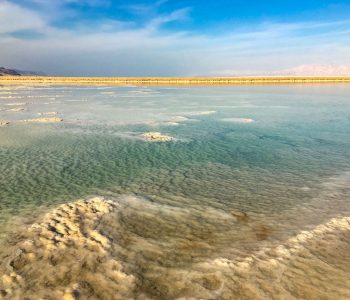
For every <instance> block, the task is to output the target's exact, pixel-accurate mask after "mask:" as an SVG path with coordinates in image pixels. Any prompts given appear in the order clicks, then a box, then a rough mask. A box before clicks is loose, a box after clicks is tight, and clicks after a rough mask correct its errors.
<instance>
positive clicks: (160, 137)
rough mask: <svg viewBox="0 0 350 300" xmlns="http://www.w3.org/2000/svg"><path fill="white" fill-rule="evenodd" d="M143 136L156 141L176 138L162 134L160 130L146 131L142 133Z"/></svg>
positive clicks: (168, 140) (167, 140)
mask: <svg viewBox="0 0 350 300" xmlns="http://www.w3.org/2000/svg"><path fill="white" fill-rule="evenodd" d="M142 137H143V138H144V139H146V140H148V141H154V142H170V141H173V140H174V138H173V137H171V136H169V135H164V134H161V133H160V132H145V133H143V134H142Z"/></svg>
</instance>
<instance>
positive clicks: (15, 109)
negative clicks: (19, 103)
mask: <svg viewBox="0 0 350 300" xmlns="http://www.w3.org/2000/svg"><path fill="white" fill-rule="evenodd" d="M23 110H24V108H23V107H19V108H10V109H6V110H5V111H11V112H18V111H23Z"/></svg>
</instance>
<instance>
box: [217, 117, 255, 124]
mask: <svg viewBox="0 0 350 300" xmlns="http://www.w3.org/2000/svg"><path fill="white" fill-rule="evenodd" d="M221 120H222V121H225V122H232V123H253V122H254V120H253V119H250V118H224V119H221Z"/></svg>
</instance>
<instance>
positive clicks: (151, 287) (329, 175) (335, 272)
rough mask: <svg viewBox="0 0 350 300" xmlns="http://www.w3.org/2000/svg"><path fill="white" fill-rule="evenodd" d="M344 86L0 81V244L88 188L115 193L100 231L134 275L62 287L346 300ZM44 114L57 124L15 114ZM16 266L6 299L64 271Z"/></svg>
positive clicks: (347, 129) (347, 127)
mask: <svg viewBox="0 0 350 300" xmlns="http://www.w3.org/2000/svg"><path fill="white" fill-rule="evenodd" d="M349 97H350V86H349V85H310V86H307V85H300V86H298V85H289V86H284V85H281V86H232V87H197V86H196V87H132V86H130V87H109V86H106V87H91V86H12V87H11V86H2V87H0V110H1V111H0V120H6V121H9V122H10V124H9V125H7V126H3V127H0V224H1V227H0V234H1V237H0V243H1V244H0V245H1V250H0V253H4V254H2V255H3V256H5V257H9V256H11V255H10V254H8V253H6V251H7V252H8V249H9V245H12V246H13V247H15V248H16V247H17V248H18V247H19V246H18V242H20V240H21V239H20V238H19V236H21V234H19V233H18V232H22V231H23V230H25V229H23V227H24V228H26V226H27V224H30V223H32V222H35V221H37V220H40V218H41V216H42V215H43V214H44V213H45V212H50V211H52V209H54V208H55V207H57V206H58V205H60V204H63V203H71V202H74V201H75V200H76V199H78V198H85V199H87V198H88V197H89V196H91V195H98V196H104V197H105V198H106V199H110V200H112V201H114V202H116V203H118V205H120V207H119V208H118V209H117V211H116V212H115V211H114V212H113V213H112V214H109V215H108V217H106V218H105V219H103V220H102V221H100V223H99V224H100V225H99V226H100V227H99V231H100V232H103V233H104V234H105V235H106V236H108V238H109V240H110V241H111V244H112V246H111V247H110V250H109V252H108V257H109V258H113V259H114V260H115V261H118V263H120V264H121V265H122V267H123V272H124V273H125V274H127V275H128V276H133V282H134V283H133V285H130V286H129V285H127V284H125V286H128V288H127V289H126V291H125V292H123V293H124V294H123V295H121V294H118V292H117V290H118V288H117V287H116V288H115V289H113V288H112V287H113V284H112V283H111V282H110V281H108V280H104V281H103V283H101V286H104V287H105V288H104V289H102V290H101V291H100V290H99V289H98V288H97V287H91V286H90V287H89V288H86V286H84V284H82V283H81V282H80V281H82V280H81V278H79V276H76V277H75V278H74V284H78V285H79V288H76V289H77V290H79V292H77V293H79V295H78V294H76V295H75V294H74V293H73V297H74V295H75V296H76V297H78V296H79V297H80V298H81V297H82V298H83V299H89V298H90V299H93V298H96V299H98V298H100V299H123V298H124V299H126V298H130V299H190V297H193V298H194V299H235V298H237V299H271V298H275V299H348V298H349V297H350V280H349V278H350V273H349V271H348V270H349V268H347V267H350V256H349V253H350V245H349V242H350V234H349V232H350V231H349V227H348V225H347V224H349V219H348V217H349V212H350V204H349V195H350V189H349V186H350V185H349V183H350V175H349V173H348V172H349V171H350V99H349ZM11 103H25V104H21V105H18V106H16V105H14V106H11V105H8V104H11ZM18 107H22V108H24V110H22V111H9V110H8V109H10V108H18ZM46 112H57V113H58V114H57V116H59V117H62V118H63V119H64V121H63V122H62V123H55V124H45V123H40V124H35V123H28V122H22V120H28V119H32V118H40V117H48V116H46V115H45V116H40V115H39V114H40V113H46ZM55 117H56V115H55ZM247 120H248V121H247ZM148 131H159V132H162V133H165V134H168V135H171V136H173V137H175V138H176V140H175V141H171V142H164V143H161V142H149V141H145V140H142V139H141V138H140V135H141V134H142V133H143V132H148ZM112 216H113V217H112ZM344 222H345V223H344ZM23 224H25V225H23ZM101 224H102V225H104V226H102V225H101ZM344 224H345V225H344ZM101 226H102V227H101ZM320 226H321V227H320ZM322 226H323V227H322ZM306 237H307V238H306ZM327 241H328V242H327ZM281 247H283V251H282V252H283V253H282V252H279V251H278V249H280V248H281ZM15 248H13V249H15ZM295 249H297V250H295ZM11 251H14V250H11ZM305 251H306V252H307V254H305V253H306V252H305ZM286 253H287V254H286ZM321 262H323V264H322V263H321ZM64 263H66V264H70V263H72V261H70V262H69V261H68V262H62V264H64ZM28 264H29V263H28ZM30 264H31V265H32V266H33V267H32V268H29V269H25V268H24V269H23V268H22V269H21V268H19V269H18V270H17V273H18V274H19V275H20V276H21V278H23V280H26V281H27V282H29V283H28V284H27V285H25V284H22V285H20V284H18V286H16V285H15V287H14V288H13V289H14V290H19V291H21V292H20V293H19V294H11V293H10V291H5V290H6V287H4V288H3V290H4V292H3V296H4V297H15V296H14V295H17V296H16V297H19V299H20V297H23V295H26V296H28V295H29V296H28V297H30V295H32V297H34V296H33V295H35V293H38V294H37V295H39V293H41V292H42V293H43V294H42V295H46V294H45V293H50V291H51V292H52V291H55V290H58V289H62V286H70V284H73V279H71V278H72V276H71V275H70V276H71V277H69V276H68V275H67V276H68V277H69V278H70V280H68V279H67V278H68V277H67V278H66V277H65V278H66V279H67V280H66V281H63V283H62V282H60V283H59V285H58V283H57V282H58V281H57V280H55V282H56V283H57V284H51V285H48V286H47V285H45V284H44V283H45V282H47V281H45V280H47V278H46V279H45V280H44V279H43V280H38V278H42V274H41V273H40V274H36V273H33V269H36V268H37V267H38V261H35V260H34V261H32V262H31V263H30ZM243 265H244V268H243V267H242V266H243ZM57 268H58V267H57ZM5 269H6V268H5ZM56 270H59V269H56ZM3 272H6V271H3ZM79 272H81V271H79ZM95 272H97V271H96V270H95ZM101 272H102V273H103V271H101ZM79 274H81V273H79ZM63 277H64V276H63ZM96 278H98V275H96ZM128 278H129V277H128ZM31 281H32V286H34V287H35V289H36V292H33V291H32V290H31V288H30V287H29V286H30V282H31ZM85 281H86V280H85ZM85 281H84V282H85ZM33 282H34V283H35V284H33ZM128 282H129V281H128ZM3 284H4V283H3ZM4 285H5V284H4ZM56 285H57V286H56ZM33 289H34V288H33ZM0 290H1V282H0ZM39 291H41V292H39ZM21 293H22V294H21ZM11 295H12V296H11ZM18 295H19V296H18ZM40 295H41V294H40ZM52 295H53V294H52ZM0 297H1V295H0ZM57 297H58V298H57V299H59V298H60V297H61V296H57ZM84 297H85V298H84ZM33 299H34V298H33ZM55 299H56V298H55Z"/></svg>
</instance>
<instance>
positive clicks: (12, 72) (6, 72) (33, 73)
mask: <svg viewBox="0 0 350 300" xmlns="http://www.w3.org/2000/svg"><path fill="white" fill-rule="evenodd" d="M21 75H27V76H46V74H45V73H43V72H36V71H21V70H15V69H13V70H12V69H6V68H3V67H0V76H21Z"/></svg>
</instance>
